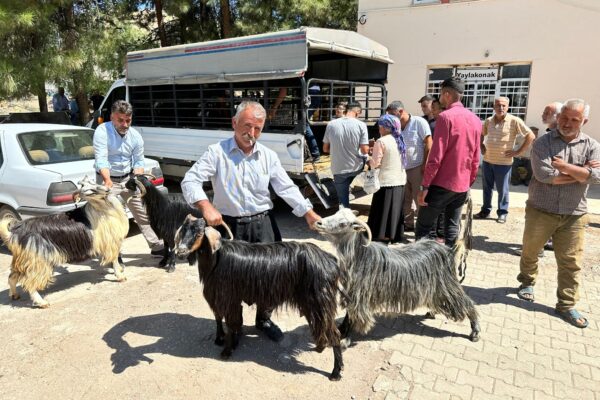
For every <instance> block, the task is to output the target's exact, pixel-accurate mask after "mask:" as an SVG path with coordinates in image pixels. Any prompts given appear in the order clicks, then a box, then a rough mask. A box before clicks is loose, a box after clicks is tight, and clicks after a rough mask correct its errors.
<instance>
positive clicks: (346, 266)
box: [315, 207, 480, 342]
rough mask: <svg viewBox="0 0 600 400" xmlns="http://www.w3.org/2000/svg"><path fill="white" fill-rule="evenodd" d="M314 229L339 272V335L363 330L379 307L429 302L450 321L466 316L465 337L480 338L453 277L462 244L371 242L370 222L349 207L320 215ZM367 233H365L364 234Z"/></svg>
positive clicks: (469, 304)
mask: <svg viewBox="0 0 600 400" xmlns="http://www.w3.org/2000/svg"><path fill="white" fill-rule="evenodd" d="M315 229H316V230H317V231H318V232H319V233H321V234H323V235H324V236H325V237H326V238H327V239H328V240H329V241H331V242H332V244H333V245H334V247H335V248H336V250H337V254H338V258H339V261H340V264H341V269H342V271H343V274H342V276H343V282H342V285H343V286H344V288H345V291H346V293H347V295H348V297H347V298H346V299H345V300H344V301H343V302H344V303H345V306H346V308H347V314H346V318H345V319H344V322H343V323H342V325H341V326H340V331H341V334H342V337H347V336H348V335H349V333H350V331H351V330H355V331H357V332H359V333H363V334H364V333H367V332H368V331H369V330H370V329H371V328H372V327H373V325H374V323H375V319H374V314H375V313H377V312H397V313H406V312H410V311H413V310H415V309H417V308H419V307H427V308H429V309H430V310H431V311H433V312H434V313H440V314H443V315H444V316H446V317H447V318H449V319H451V320H453V321H462V320H464V319H465V318H469V320H470V321H471V334H470V336H469V338H470V339H471V340H472V341H474V342H476V341H478V340H479V332H480V327H479V322H478V321H479V316H478V313H477V310H476V309H475V306H474V304H473V301H472V300H471V299H470V298H469V296H467V294H466V293H465V292H464V290H463V288H462V286H461V285H460V283H459V281H458V278H457V276H456V266H457V262H461V260H463V257H462V253H463V252H464V251H465V246H464V245H462V243H460V242H459V243H457V246H455V248H454V249H451V248H449V247H447V246H444V245H442V244H439V243H437V242H436V241H434V240H420V241H417V242H416V243H412V244H408V245H405V246H402V247H399V248H389V247H387V246H385V245H383V244H381V243H376V242H374V243H370V241H371V233H370V230H369V227H368V226H367V225H366V224H365V223H364V222H362V221H360V220H359V219H358V217H357V216H356V215H355V214H354V213H353V212H352V210H350V209H348V208H343V207H340V210H339V211H338V212H337V213H336V214H334V215H332V216H330V217H326V218H323V219H322V220H320V221H318V222H317V223H316V224H315ZM364 233H366V237H365V236H364Z"/></svg>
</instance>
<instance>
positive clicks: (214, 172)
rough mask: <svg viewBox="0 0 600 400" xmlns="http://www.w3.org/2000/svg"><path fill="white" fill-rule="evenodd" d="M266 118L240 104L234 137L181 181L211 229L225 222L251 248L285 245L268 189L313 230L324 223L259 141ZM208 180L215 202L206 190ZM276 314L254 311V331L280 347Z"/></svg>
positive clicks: (251, 104)
mask: <svg viewBox="0 0 600 400" xmlns="http://www.w3.org/2000/svg"><path fill="white" fill-rule="evenodd" d="M266 118H267V113H266V111H265V109H264V108H263V106H262V105H261V104H259V103H256V102H253V101H244V102H242V103H241V104H240V105H239V106H237V110H236V114H235V116H234V117H233V119H232V125H233V130H234V136H233V137H232V138H229V139H225V140H222V141H221V142H219V143H216V144H213V145H211V146H209V147H208V150H207V151H206V152H205V153H204V154H203V155H202V156H201V157H200V159H199V160H198V161H197V162H196V164H194V165H193V166H192V168H190V170H189V171H188V172H187V173H186V174H185V178H184V179H183V181H182V182H181V189H182V191H183V196H184V197H185V199H186V201H187V202H188V203H189V204H190V205H191V206H193V207H196V208H198V209H199V210H200V211H202V215H203V217H204V219H205V220H206V223H207V224H208V225H211V226H217V225H220V224H221V223H223V222H225V223H226V224H227V225H229V227H230V228H231V231H232V233H233V236H234V238H235V239H238V240H245V241H247V242H250V243H258V242H276V241H281V234H280V233H279V229H278V227H277V223H276V221H275V219H274V218H273V215H272V214H271V209H272V208H273V202H272V201H271V195H270V192H269V185H270V186H271V187H272V188H273V191H274V192H275V193H276V194H277V195H278V196H279V197H281V198H282V199H283V200H285V202H286V203H288V205H289V206H290V207H291V208H292V212H293V213H294V215H296V216H298V217H304V219H305V220H306V222H307V224H308V225H309V227H312V226H313V224H314V223H315V222H316V221H318V220H320V219H321V217H319V215H318V214H317V213H315V212H314V211H313V209H312V204H311V203H310V201H309V200H307V199H305V198H304V197H303V196H302V194H301V193H300V190H299V189H298V187H297V186H296V185H295V184H294V183H293V182H292V180H291V179H290V177H289V176H288V175H287V173H286V172H285V170H284V169H283V167H282V166H281V162H280V161H279V158H278V157H277V153H275V152H274V151H273V150H270V149H269V148H267V147H265V146H263V145H262V144H260V143H258V142H257V140H258V138H259V137H260V134H261V132H262V129H263V127H264V125H265V120H266ZM209 180H210V182H211V184H212V188H213V191H214V197H213V200H212V202H211V201H210V200H209V199H208V197H207V195H206V193H205V192H204V190H203V189H202V184H203V183H204V182H206V181H209ZM272 311H273V310H265V309H260V308H259V309H257V310H256V328H257V329H259V330H260V331H262V332H264V333H265V334H266V335H267V336H268V337H269V339H271V340H273V341H276V342H277V341H280V340H281V339H282V338H283V334H282V332H281V330H280V329H279V327H278V326H277V325H275V323H274V322H273V321H271V313H272Z"/></svg>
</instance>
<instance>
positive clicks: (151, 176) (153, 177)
mask: <svg viewBox="0 0 600 400" xmlns="http://www.w3.org/2000/svg"><path fill="white" fill-rule="evenodd" d="M140 175H144V176H147V177H148V178H150V180H151V181H153V180H155V179H156V176H154V175H152V174H140Z"/></svg>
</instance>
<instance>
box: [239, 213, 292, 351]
mask: <svg viewBox="0 0 600 400" xmlns="http://www.w3.org/2000/svg"><path fill="white" fill-rule="evenodd" d="M246 226H247V228H246V234H245V236H246V237H247V238H248V239H250V240H247V241H250V242H251V243H270V242H275V241H277V240H276V239H278V238H279V241H281V235H280V234H279V227H278V226H277V222H276V221H275V219H274V218H272V217H271V215H270V214H269V216H266V217H264V218H262V219H260V220H258V221H255V222H251V223H249V224H247V225H246ZM276 232H277V233H276ZM273 310H274V307H267V306H263V305H260V304H257V305H256V318H255V321H254V322H255V325H256V328H257V329H258V330H260V331H262V332H264V333H265V335H267V337H268V338H269V339H271V340H273V341H275V342H278V341H280V340H281V339H282V338H283V332H281V329H279V327H278V326H277V325H276V324H275V322H273V321H272V320H271V314H273Z"/></svg>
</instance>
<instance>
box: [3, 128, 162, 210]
mask: <svg viewBox="0 0 600 400" xmlns="http://www.w3.org/2000/svg"><path fill="white" fill-rule="evenodd" d="M93 135H94V131H93V130H92V129H89V128H85V127H80V126H73V125H57V124H30V123H17V124H11V123H7V124H0V218H2V217H4V216H5V215H6V214H12V215H13V216H15V217H17V218H19V219H24V218H29V217H33V216H38V215H47V214H56V213H62V212H65V211H70V210H72V209H74V208H76V207H77V205H76V204H75V203H74V201H73V193H74V192H75V191H76V190H77V182H79V181H80V180H81V179H82V178H83V177H84V176H86V175H87V176H90V177H92V176H95V174H96V171H95V170H94V149H93V147H92V139H93ZM145 161H146V162H145V163H146V166H145V172H146V173H149V174H152V175H154V176H155V177H156V179H155V180H154V181H153V182H154V184H155V185H157V186H158V188H159V190H161V191H164V192H166V191H167V189H166V188H165V187H164V186H163V185H162V184H163V182H164V179H163V174H162V171H161V169H160V167H159V165H158V162H157V161H156V160H152V159H149V158H146V159H145ZM79 206H81V205H79Z"/></svg>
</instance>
